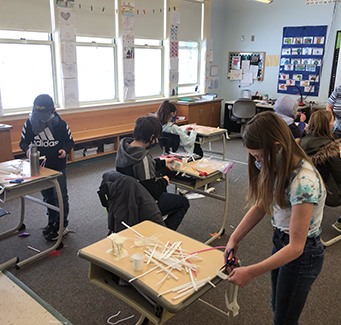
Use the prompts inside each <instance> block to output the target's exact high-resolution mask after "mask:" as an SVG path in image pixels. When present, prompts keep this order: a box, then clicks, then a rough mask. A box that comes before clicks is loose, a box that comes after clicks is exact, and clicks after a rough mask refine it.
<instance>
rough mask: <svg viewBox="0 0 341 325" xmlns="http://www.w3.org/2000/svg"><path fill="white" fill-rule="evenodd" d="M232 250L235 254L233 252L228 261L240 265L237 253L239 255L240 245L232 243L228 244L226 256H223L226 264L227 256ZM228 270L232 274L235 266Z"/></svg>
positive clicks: (229, 267)
mask: <svg viewBox="0 0 341 325" xmlns="http://www.w3.org/2000/svg"><path fill="white" fill-rule="evenodd" d="M231 249H233V252H231V253H230V254H229V257H228V259H229V261H232V260H233V261H234V264H237V263H238V257H237V255H236V253H237V250H238V244H237V243H233V242H230V241H229V242H228V243H227V244H226V248H225V251H224V255H223V256H224V263H227V254H228V252H229V251H231ZM227 269H228V270H229V272H231V270H232V269H233V266H228V268H227Z"/></svg>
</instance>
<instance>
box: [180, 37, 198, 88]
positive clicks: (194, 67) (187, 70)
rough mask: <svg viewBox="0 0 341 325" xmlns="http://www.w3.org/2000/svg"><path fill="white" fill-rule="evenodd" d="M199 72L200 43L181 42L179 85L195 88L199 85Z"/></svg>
mask: <svg viewBox="0 0 341 325" xmlns="http://www.w3.org/2000/svg"><path fill="white" fill-rule="evenodd" d="M198 70H199V43H198V42H179V85H180V86H181V85H182V86H185V85H186V86H189V85H193V86H194V87H195V86H196V85H197V84H198ZM194 87H193V91H194Z"/></svg>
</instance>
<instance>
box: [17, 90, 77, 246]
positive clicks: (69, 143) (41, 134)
mask: <svg viewBox="0 0 341 325" xmlns="http://www.w3.org/2000/svg"><path fill="white" fill-rule="evenodd" d="M31 143H34V144H36V145H37V148H38V151H39V152H40V156H45V157H46V162H45V167H47V168H50V169H53V170H57V171H60V172H61V173H62V175H61V176H59V177H58V183H59V186H60V189H61V192H62V196H63V206H64V210H63V211H64V230H63V236H64V235H66V234H67V233H68V232H69V230H68V228H67V226H68V223H69V221H68V215H69V197H68V192H67V185H66V156H67V154H68V153H69V152H70V151H71V149H72V148H73V145H74V141H73V139H72V136H71V131H70V129H69V127H68V125H67V123H66V122H65V121H64V120H62V119H61V118H60V116H59V115H58V113H57V112H56V110H55V108H54V102H53V99H52V98H51V97H50V96H49V95H45V94H43V95H39V96H37V97H36V99H35V100H34V103H33V109H32V113H31V114H30V116H29V119H28V120H27V121H26V122H25V124H24V127H23V130H22V133H21V140H20V148H21V150H22V151H24V152H25V154H26V156H27V157H29V153H30V150H29V145H30V144H31ZM41 194H42V196H43V198H44V202H46V203H49V204H51V205H54V206H58V197H57V192H56V189H55V188H54V187H53V188H49V189H46V190H43V191H41ZM47 214H48V224H47V226H46V227H45V228H44V229H43V234H44V235H45V239H46V240H48V241H53V240H57V239H58V230H59V222H60V220H59V212H57V211H55V210H52V209H49V208H48V209H47Z"/></svg>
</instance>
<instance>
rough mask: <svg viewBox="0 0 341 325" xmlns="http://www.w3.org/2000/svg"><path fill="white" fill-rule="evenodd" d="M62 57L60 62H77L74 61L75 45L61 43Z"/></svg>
mask: <svg viewBox="0 0 341 325" xmlns="http://www.w3.org/2000/svg"><path fill="white" fill-rule="evenodd" d="M62 46H63V57H62V62H66V63H71V62H77V60H76V44H75V43H71V42H70V43H62Z"/></svg>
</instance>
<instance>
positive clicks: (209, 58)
mask: <svg viewBox="0 0 341 325" xmlns="http://www.w3.org/2000/svg"><path fill="white" fill-rule="evenodd" d="M206 61H209V62H212V61H213V51H212V50H206Z"/></svg>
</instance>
